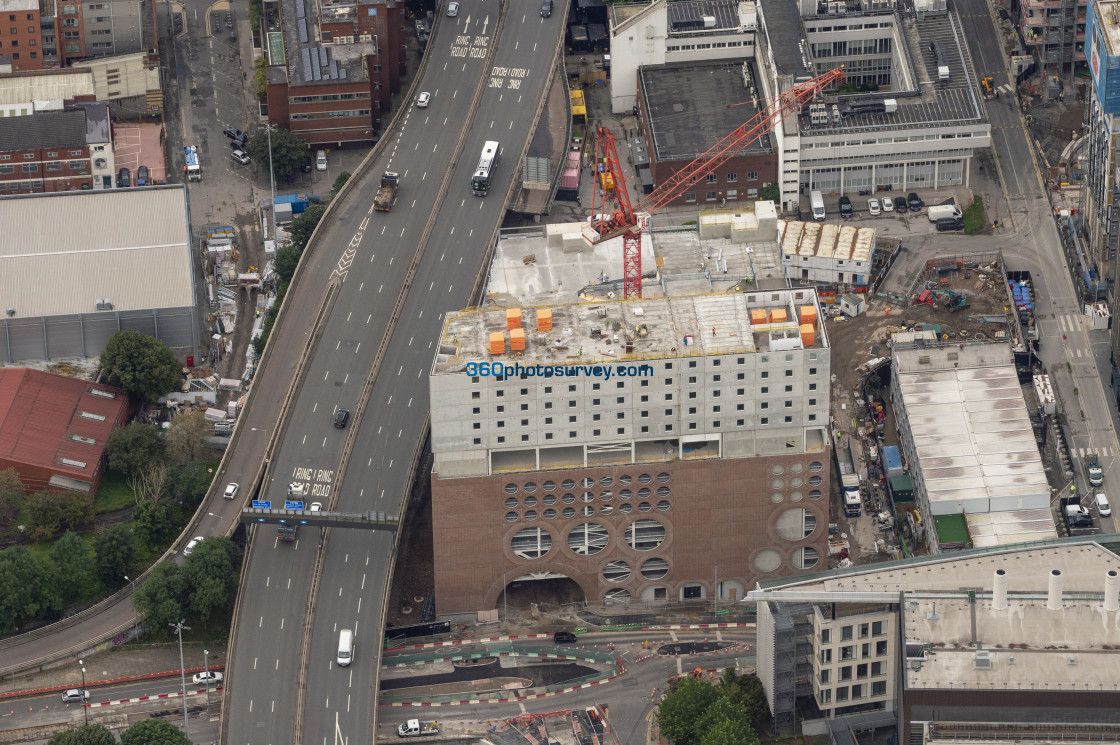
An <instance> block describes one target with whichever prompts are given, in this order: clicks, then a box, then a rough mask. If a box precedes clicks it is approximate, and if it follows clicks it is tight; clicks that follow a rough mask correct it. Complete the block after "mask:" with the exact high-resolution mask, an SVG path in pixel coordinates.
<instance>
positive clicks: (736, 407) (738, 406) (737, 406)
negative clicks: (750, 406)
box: [735, 404, 743, 411]
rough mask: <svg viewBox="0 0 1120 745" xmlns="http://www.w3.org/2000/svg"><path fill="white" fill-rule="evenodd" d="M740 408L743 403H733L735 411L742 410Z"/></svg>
mask: <svg viewBox="0 0 1120 745" xmlns="http://www.w3.org/2000/svg"><path fill="white" fill-rule="evenodd" d="M742 410H743V404H735V411H742Z"/></svg>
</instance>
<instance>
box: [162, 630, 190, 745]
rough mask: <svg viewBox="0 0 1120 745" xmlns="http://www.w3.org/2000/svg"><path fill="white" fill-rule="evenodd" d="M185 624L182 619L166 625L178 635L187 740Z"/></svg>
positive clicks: (188, 726) (188, 727) (184, 728)
mask: <svg viewBox="0 0 1120 745" xmlns="http://www.w3.org/2000/svg"><path fill="white" fill-rule="evenodd" d="M185 623H186V620H185V619H184V620H182V621H179V623H169V624H167V625H168V626H170V627H171V628H173V629H175V633H177V634H178V635H179V678H180V680H181V681H182V683H183V689H182V690H183V731H184V732H185V733H186V735H187V739H188V740H189V739H190V737H191V723H190V719H189V718H188V717H187V673H186V670H185V669H184V666H183V630H184V629H185V630H187V631H190V630H191V627H190V626H185V625H184V624H185Z"/></svg>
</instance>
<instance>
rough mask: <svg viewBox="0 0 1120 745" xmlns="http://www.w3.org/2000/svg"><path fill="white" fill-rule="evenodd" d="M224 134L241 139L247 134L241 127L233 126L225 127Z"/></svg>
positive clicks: (232, 138)
mask: <svg viewBox="0 0 1120 745" xmlns="http://www.w3.org/2000/svg"><path fill="white" fill-rule="evenodd" d="M222 134H224V135H225V136H226V137H228V138H230V139H231V140H240V139H241V138H242V137H244V136H245V133H244V132H242V131H241V130H240V129H234V128H233V127H223V128H222Z"/></svg>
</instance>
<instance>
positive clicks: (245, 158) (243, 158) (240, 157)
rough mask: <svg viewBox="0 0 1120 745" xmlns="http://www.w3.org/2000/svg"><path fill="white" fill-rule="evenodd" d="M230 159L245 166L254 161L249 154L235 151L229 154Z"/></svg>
mask: <svg viewBox="0 0 1120 745" xmlns="http://www.w3.org/2000/svg"><path fill="white" fill-rule="evenodd" d="M229 157H231V158H233V159H234V160H236V161H237V162H238V163H240V164H241V165H243V166H247V165H249V163H250V162H251V161H252V159H251V158H250V157H249V154H248V153H246V152H245V151H244V150H234V151H233V152H232V153H230V154H229Z"/></svg>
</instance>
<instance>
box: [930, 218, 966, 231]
mask: <svg viewBox="0 0 1120 745" xmlns="http://www.w3.org/2000/svg"><path fill="white" fill-rule="evenodd" d="M934 227H936V228H937V232H938V233H953V232H956V231H958V230H964V220H957V219H954V218H952V217H945V218H942V219H940V220H938V221H937V222H935V223H934Z"/></svg>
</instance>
